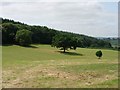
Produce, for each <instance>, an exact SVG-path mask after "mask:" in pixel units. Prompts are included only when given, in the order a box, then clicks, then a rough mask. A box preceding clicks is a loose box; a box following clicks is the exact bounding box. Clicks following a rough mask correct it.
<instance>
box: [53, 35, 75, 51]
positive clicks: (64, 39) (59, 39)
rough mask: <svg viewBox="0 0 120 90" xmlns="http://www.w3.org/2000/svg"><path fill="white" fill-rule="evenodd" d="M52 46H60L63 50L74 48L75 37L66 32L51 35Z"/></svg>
mask: <svg viewBox="0 0 120 90" xmlns="http://www.w3.org/2000/svg"><path fill="white" fill-rule="evenodd" d="M52 46H54V47H57V48H62V49H63V50H64V52H65V50H67V49H68V48H70V49H74V50H75V49H76V48H77V38H75V37H71V36H70V35H67V34H59V35H56V36H55V37H53V41H52Z"/></svg>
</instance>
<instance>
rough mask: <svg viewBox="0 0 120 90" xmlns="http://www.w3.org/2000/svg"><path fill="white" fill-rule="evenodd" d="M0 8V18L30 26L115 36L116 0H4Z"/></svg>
mask: <svg viewBox="0 0 120 90" xmlns="http://www.w3.org/2000/svg"><path fill="white" fill-rule="evenodd" d="M0 8H2V11H1V13H0V16H1V17H3V18H7V19H13V20H15V21H20V22H23V23H26V24H29V25H41V26H47V27H50V28H54V29H57V30H63V31H69V32H74V33H79V34H85V35H89V36H94V37H117V36H118V3H117V2H103V1H102V2H100V1H98V0H93V1H90V0H85V1H84V2H83V1H82V2H78V1H77V0H75V1H74V2H73V1H72V2H65V0H64V1H62V2H57V1H54V0H53V1H52V2H47V1H46V2H43V1H42V2H41V1H39V0H36V1H35V0H29V1H28V0H26V1H25V0H24V1H23V0H21V2H20V1H19V2H18V1H17V0H4V1H2V3H1V4H0Z"/></svg>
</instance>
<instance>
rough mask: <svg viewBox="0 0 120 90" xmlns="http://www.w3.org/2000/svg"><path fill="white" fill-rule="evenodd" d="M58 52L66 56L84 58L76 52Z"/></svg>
mask: <svg viewBox="0 0 120 90" xmlns="http://www.w3.org/2000/svg"><path fill="white" fill-rule="evenodd" d="M57 52H59V53H61V54H64V55H73V56H83V54H80V53H76V52H63V51H57Z"/></svg>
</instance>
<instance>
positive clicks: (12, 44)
mask: <svg viewBox="0 0 120 90" xmlns="http://www.w3.org/2000/svg"><path fill="white" fill-rule="evenodd" d="M2 46H13V44H2Z"/></svg>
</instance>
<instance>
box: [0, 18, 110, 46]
mask: <svg viewBox="0 0 120 90" xmlns="http://www.w3.org/2000/svg"><path fill="white" fill-rule="evenodd" d="M1 19H2V24H1V26H2V27H1V28H2V29H1V31H2V32H1V31H0V33H2V44H3V45H4V44H16V41H15V35H16V33H17V31H20V30H23V29H26V30H29V31H31V32H32V43H34V44H52V39H53V37H54V36H55V35H58V34H67V35H70V36H71V37H76V38H77V39H78V40H79V41H78V44H77V47H93V48H111V47H112V46H111V44H110V43H109V42H108V41H105V40H100V39H97V38H94V37H90V36H86V35H81V34H76V33H70V32H64V31H58V30H55V29H51V28H48V27H46V26H31V25H27V24H24V23H21V22H15V21H14V20H9V19H3V18H1Z"/></svg>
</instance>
